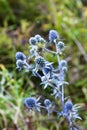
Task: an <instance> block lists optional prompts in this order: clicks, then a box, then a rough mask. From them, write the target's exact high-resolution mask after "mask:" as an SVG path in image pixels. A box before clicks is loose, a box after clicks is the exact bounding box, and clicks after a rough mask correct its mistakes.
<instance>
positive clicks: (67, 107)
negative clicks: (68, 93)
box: [65, 101, 73, 112]
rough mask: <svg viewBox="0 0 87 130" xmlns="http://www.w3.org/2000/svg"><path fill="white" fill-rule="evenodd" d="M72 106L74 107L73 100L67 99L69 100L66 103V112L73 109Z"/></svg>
mask: <svg viewBox="0 0 87 130" xmlns="http://www.w3.org/2000/svg"><path fill="white" fill-rule="evenodd" d="M72 108H73V104H72V102H71V101H67V102H66V103H65V111H66V112H68V111H71V110H72Z"/></svg>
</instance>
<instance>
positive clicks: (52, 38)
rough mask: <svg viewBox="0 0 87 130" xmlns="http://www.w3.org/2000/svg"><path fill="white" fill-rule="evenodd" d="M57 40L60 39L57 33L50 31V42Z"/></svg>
mask: <svg viewBox="0 0 87 130" xmlns="http://www.w3.org/2000/svg"><path fill="white" fill-rule="evenodd" d="M57 39H59V35H58V33H57V31H55V30H50V32H49V41H51V42H54V40H57Z"/></svg>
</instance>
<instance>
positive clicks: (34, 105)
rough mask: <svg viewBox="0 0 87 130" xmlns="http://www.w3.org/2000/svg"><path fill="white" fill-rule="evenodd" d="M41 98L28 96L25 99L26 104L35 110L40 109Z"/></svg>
mask: <svg viewBox="0 0 87 130" xmlns="http://www.w3.org/2000/svg"><path fill="white" fill-rule="evenodd" d="M39 99H40V98H38V99H36V98H34V97H28V98H26V99H25V100H24V105H25V106H26V107H27V108H29V109H31V110H33V109H36V110H37V111H40V103H38V101H39Z"/></svg>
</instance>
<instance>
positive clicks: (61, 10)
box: [0, 0, 87, 130]
mask: <svg viewBox="0 0 87 130" xmlns="http://www.w3.org/2000/svg"><path fill="white" fill-rule="evenodd" d="M50 29H56V30H57V31H58V32H59V34H60V37H61V39H64V42H65V45H66V50H65V52H64V55H63V57H64V58H65V59H67V61H68V73H67V80H68V81H69V82H70V86H69V87H67V88H66V92H65V94H66V95H70V96H71V99H72V100H73V102H74V103H79V104H80V105H81V106H82V108H81V110H80V112H79V113H80V115H81V117H82V121H77V122H78V123H77V124H80V125H81V127H83V128H84V129H85V130H86V129H87V45H86V42H87V2H86V0H82V1H81V0H70V1H69V0H62V1H60V0H49V1H48V0H44V1H41V0H18V1H14V0H0V129H1V130H4V128H8V130H9V129H10V128H12V130H18V128H21V130H22V129H23V130H28V129H30V130H32V129H33V128H32V126H33V127H34V128H35V129H37V130H49V129H50V130H62V129H64V130H66V129H67V123H65V122H66V121H65V120H64V119H61V120H59V119H56V117H55V115H52V117H51V118H50V119H48V118H47V117H44V112H43V116H41V114H39V115H38V114H36V115H35V113H33V116H32V115H31V114H30V113H29V111H27V110H26V108H25V107H24V104H23V100H24V98H25V97H27V96H32V95H33V96H35V95H36V96H38V95H39V94H40V95H42V98H45V97H46V98H47V97H49V98H52V97H51V96H50V94H48V93H49V92H50V90H49V89H47V90H46V91H44V90H43V89H42V88H41V86H40V87H39V79H35V78H34V77H31V75H30V74H28V73H25V72H17V71H16V65H15V53H16V52H17V51H23V52H24V53H25V54H26V55H29V54H28V53H29V44H28V39H29V37H30V36H34V35H35V34H37V33H38V34H41V35H42V36H43V37H44V38H46V39H47V37H48V32H49V30H50ZM51 49H54V48H53V47H52V48H51ZM44 56H45V57H46V58H47V59H48V60H50V61H52V60H53V55H50V54H44ZM54 62H55V65H56V62H57V61H56V58H54ZM41 92H42V93H41ZM52 100H54V99H52ZM54 102H55V103H57V102H58V101H54ZM37 116H38V119H37ZM29 120H30V121H33V123H31V124H30V123H29ZM62 124H63V125H62Z"/></svg>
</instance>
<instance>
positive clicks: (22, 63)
mask: <svg viewBox="0 0 87 130" xmlns="http://www.w3.org/2000/svg"><path fill="white" fill-rule="evenodd" d="M16 66H17V67H16V68H17V69H18V70H19V71H20V70H21V69H22V68H23V66H24V61H23V60H20V59H19V60H17V61H16Z"/></svg>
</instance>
